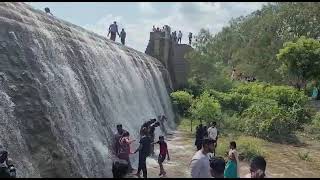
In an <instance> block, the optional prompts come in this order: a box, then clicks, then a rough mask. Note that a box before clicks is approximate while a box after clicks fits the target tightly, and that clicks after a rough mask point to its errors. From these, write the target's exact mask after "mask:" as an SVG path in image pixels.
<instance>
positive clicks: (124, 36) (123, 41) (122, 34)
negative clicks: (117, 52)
mask: <svg viewBox="0 0 320 180" xmlns="http://www.w3.org/2000/svg"><path fill="white" fill-rule="evenodd" d="M126 35H127V33H126V32H125V31H124V29H123V28H122V30H121V32H120V39H121V43H122V45H124V44H125V41H126Z"/></svg>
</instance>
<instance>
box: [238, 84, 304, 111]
mask: <svg viewBox="0 0 320 180" xmlns="http://www.w3.org/2000/svg"><path fill="white" fill-rule="evenodd" d="M232 92H238V93H240V94H246V95H251V96H253V97H258V98H266V99H273V100H276V101H277V102H278V104H279V105H281V106H285V107H291V106H293V105H294V104H299V105H300V106H304V105H305V104H306V102H307V100H308V97H307V96H306V95H304V93H303V92H302V91H299V90H297V89H294V88H293V87H289V86H271V85H268V84H262V83H250V84H241V85H239V86H238V87H236V88H234V89H232Z"/></svg>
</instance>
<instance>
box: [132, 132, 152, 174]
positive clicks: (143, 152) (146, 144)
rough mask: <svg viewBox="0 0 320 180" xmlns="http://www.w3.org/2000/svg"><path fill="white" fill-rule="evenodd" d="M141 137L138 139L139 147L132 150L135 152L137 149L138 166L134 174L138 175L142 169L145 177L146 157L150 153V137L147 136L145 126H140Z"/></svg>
mask: <svg viewBox="0 0 320 180" xmlns="http://www.w3.org/2000/svg"><path fill="white" fill-rule="evenodd" d="M141 133H142V137H141V139H140V142H139V143H140V145H139V148H138V149H137V150H136V151H135V152H134V153H137V152H138V151H139V166H138V171H137V173H136V175H137V176H138V177H140V172H141V170H142V172H143V177H144V178H147V163H146V161H147V157H148V156H149V154H150V147H151V143H152V141H151V139H150V137H149V136H148V129H147V128H146V127H143V128H142V131H141Z"/></svg>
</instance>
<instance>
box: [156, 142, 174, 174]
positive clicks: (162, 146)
mask: <svg viewBox="0 0 320 180" xmlns="http://www.w3.org/2000/svg"><path fill="white" fill-rule="evenodd" d="M152 144H159V147H160V152H159V156H158V163H159V166H160V173H159V176H161V175H164V176H165V175H166V171H165V170H164V168H163V164H162V163H163V162H164V160H165V159H166V157H167V159H168V161H170V156H169V151H168V145H167V143H166V142H165V141H164V137H163V136H159V141H157V142H154V143H152Z"/></svg>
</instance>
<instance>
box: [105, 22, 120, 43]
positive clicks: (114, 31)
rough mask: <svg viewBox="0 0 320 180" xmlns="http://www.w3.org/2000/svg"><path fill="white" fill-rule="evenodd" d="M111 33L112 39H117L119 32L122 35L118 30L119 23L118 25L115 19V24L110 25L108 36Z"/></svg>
mask: <svg viewBox="0 0 320 180" xmlns="http://www.w3.org/2000/svg"><path fill="white" fill-rule="evenodd" d="M109 34H111V36H110V39H111V40H112V41H116V35H117V34H118V35H119V36H120V34H119V31H118V25H117V22H116V21H114V22H113V24H111V25H110V26H109V32H108V37H109Z"/></svg>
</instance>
